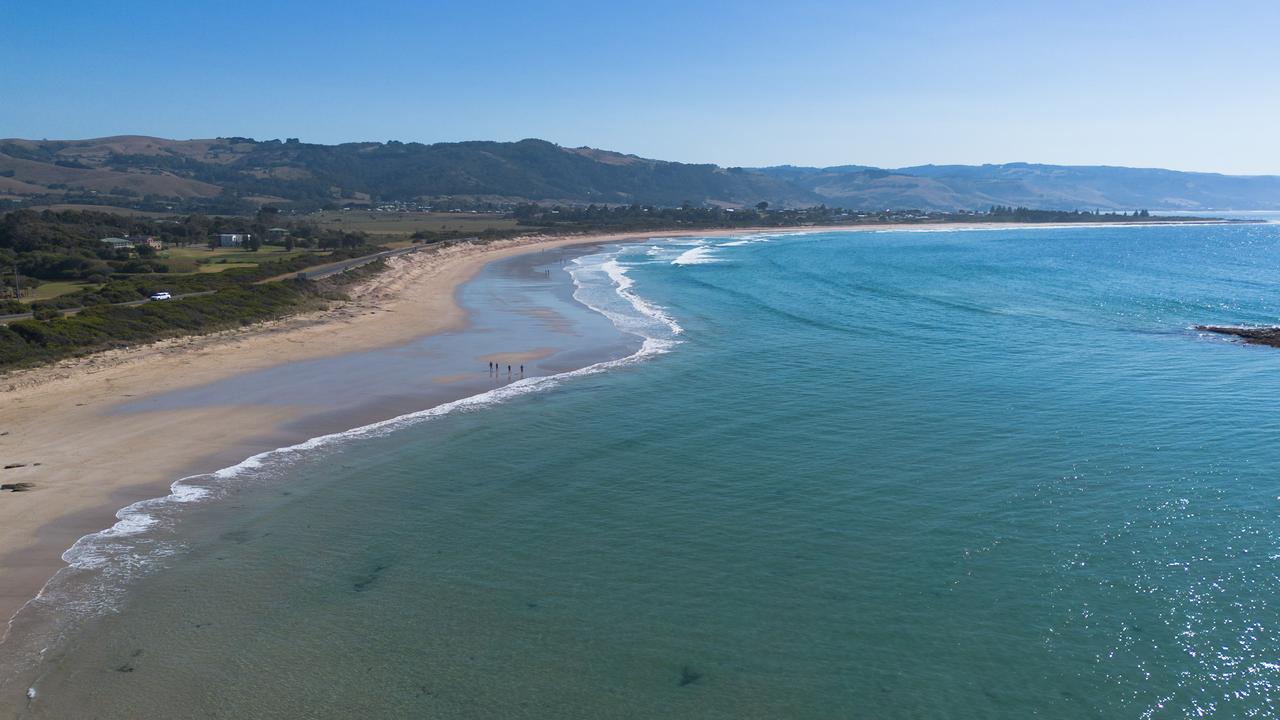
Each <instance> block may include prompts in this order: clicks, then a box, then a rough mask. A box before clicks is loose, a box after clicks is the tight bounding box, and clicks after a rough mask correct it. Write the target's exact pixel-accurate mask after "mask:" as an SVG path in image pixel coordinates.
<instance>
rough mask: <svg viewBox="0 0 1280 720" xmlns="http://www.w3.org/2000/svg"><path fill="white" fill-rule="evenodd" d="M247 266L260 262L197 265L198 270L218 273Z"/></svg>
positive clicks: (256, 264) (254, 265)
mask: <svg viewBox="0 0 1280 720" xmlns="http://www.w3.org/2000/svg"><path fill="white" fill-rule="evenodd" d="M246 267H258V263H244V262H216V263H202V264H200V265H197V266H196V272H202V273H216V272H222V271H223V270H230V269H232V268H246ZM175 274H176V273H175Z"/></svg>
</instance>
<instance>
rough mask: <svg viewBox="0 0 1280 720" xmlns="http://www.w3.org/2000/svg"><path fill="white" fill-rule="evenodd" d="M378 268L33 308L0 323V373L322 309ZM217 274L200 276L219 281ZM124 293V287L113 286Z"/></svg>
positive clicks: (372, 267) (341, 297)
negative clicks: (138, 299) (180, 294)
mask: <svg viewBox="0 0 1280 720" xmlns="http://www.w3.org/2000/svg"><path fill="white" fill-rule="evenodd" d="M381 267H382V263H381V262H378V263H372V264H370V265H369V266H366V267H364V268H361V269H360V270H356V271H352V272H350V273H346V274H343V275H339V276H336V277H335V278H333V279H329V280H326V281H322V282H318V283H317V282H309V281H305V280H286V281H278V282H266V283H252V282H244V281H241V282H234V283H228V284H226V285H224V286H223V287H221V288H218V289H217V290H216V291H214V292H213V293H212V294H209V295H201V296H197V297H188V298H184V299H182V300H173V301H168V302H148V303H144V304H140V305H111V304H99V305H94V306H91V307H86V308H84V309H83V310H81V311H79V312H78V313H76V314H74V315H63V314H62V313H61V312H59V311H58V310H57V309H55V308H52V307H41V308H39V309H38V310H37V315H36V317H35V318H32V319H29V320H18V321H15V322H11V323H9V324H7V325H0V368H11V367H21V366H26V365H32V364H37V363H42V362H50V361H54V360H59V359H62V358H66V357H70V356H74V355H83V354H86V353H89V352H94V351H98V350H105V349H109V348H113V347H121V346H125V345H133V344H138V343H143V342H152V341H155V340H161V339H165V338H171V337H178V336H183V335H195V334H205V333H210V332H217V331H220V330H229V329H234V328H238V327H242V326H245V325H250V324H253V323H256V322H262V321H264V320H271V319H274V318H279V317H283V316H286V315H291V314H295V313H298V312H303V311H307V310H315V309H319V308H322V307H324V306H326V305H327V304H328V303H329V302H330V301H334V300H341V299H344V297H345V296H344V295H343V294H342V292H341V289H342V287H343V286H344V285H346V284H349V283H350V282H353V281H355V280H357V279H358V278H359V277H362V276H363V275H365V274H368V273H372V272H378V271H379V270H380V269H381ZM226 276H227V273H224V274H221V275H213V276H204V277H212V278H224V277H226ZM120 290H121V292H125V289H124V288H121V289H120Z"/></svg>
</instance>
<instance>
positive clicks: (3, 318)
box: [0, 290, 217, 323]
mask: <svg viewBox="0 0 1280 720" xmlns="http://www.w3.org/2000/svg"><path fill="white" fill-rule="evenodd" d="M215 292H217V290H201V291H200V292H193V293H183V294H182V295H174V296H173V298H172V299H173V300H181V299H182V298H189V297H200V296H201V295H212V294H214V293H215ZM149 302H167V301H165V300H147V299H145V298H144V299H142V300H130V301H128V302H122V303H111V304H112V305H122V306H128V305H144V304H146V303H149ZM83 309H84V308H67V309H66V310H63V311H62V314H64V315H75V314H76V313H78V312H80V311H81V310H83ZM31 317H32V313H18V314H17V315H0V323H7V322H13V321H14V320H28V319H30V318H31Z"/></svg>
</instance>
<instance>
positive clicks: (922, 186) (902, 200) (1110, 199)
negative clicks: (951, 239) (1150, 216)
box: [759, 163, 1280, 210]
mask: <svg viewBox="0 0 1280 720" xmlns="http://www.w3.org/2000/svg"><path fill="white" fill-rule="evenodd" d="M759 172H761V173H764V174H766V175H770V176H772V177H775V178H778V179H783V180H786V181H787V182H788V183H791V184H793V185H796V186H797V187H801V188H804V189H806V190H809V191H810V192H813V193H814V194H816V195H818V196H819V197H821V198H823V200H824V201H825V202H826V203H827V204H828V205H835V206H858V207H868V208H880V207H886V208H887V207H920V208H927V209H937V210H949V209H967V210H979V209H983V208H986V207H989V206H991V205H1014V206H1019V205H1020V206H1025V207H1031V208H1040V209H1050V210H1074V209H1081V210H1087V209H1099V208H1100V209H1104V210H1129V209H1135V208H1146V209H1151V210H1229V209H1238V210H1274V209H1277V208H1280V176H1274V175H1256V176H1245V175H1221V174H1217V173H1198V172H1181V171H1176V170H1161V169H1156V168H1127V167H1112V166H1105V165H1100V166H1071V165H1039V164H1032V163H1007V164H1003V165H919V166H915V167H906V168H898V169H893V170H885V169H880V168H870V167H863V166H854V165H849V166H842V167H831V168H808V167H793V166H780V167H769V168H761V169H759Z"/></svg>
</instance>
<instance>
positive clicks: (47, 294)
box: [22, 280, 102, 303]
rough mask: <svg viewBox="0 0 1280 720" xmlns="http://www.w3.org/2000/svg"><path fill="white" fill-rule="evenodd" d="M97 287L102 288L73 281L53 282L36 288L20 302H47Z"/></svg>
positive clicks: (94, 284) (97, 285)
mask: <svg viewBox="0 0 1280 720" xmlns="http://www.w3.org/2000/svg"><path fill="white" fill-rule="evenodd" d="M99 287H102V286H101V285H99V284H97V283H90V282H80V281H73V280H53V281H50V282H46V283H44V284H42V285H40V287H38V288H36V291H35V292H34V293H32V294H30V295H27V296H25V297H23V298H22V302H25V303H31V302H35V301H36V300H48V299H50V298H56V297H58V296H59V295H66V294H67V293H72V292H75V291H77V290H83V289H85V288H95V289H96V288H99Z"/></svg>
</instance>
